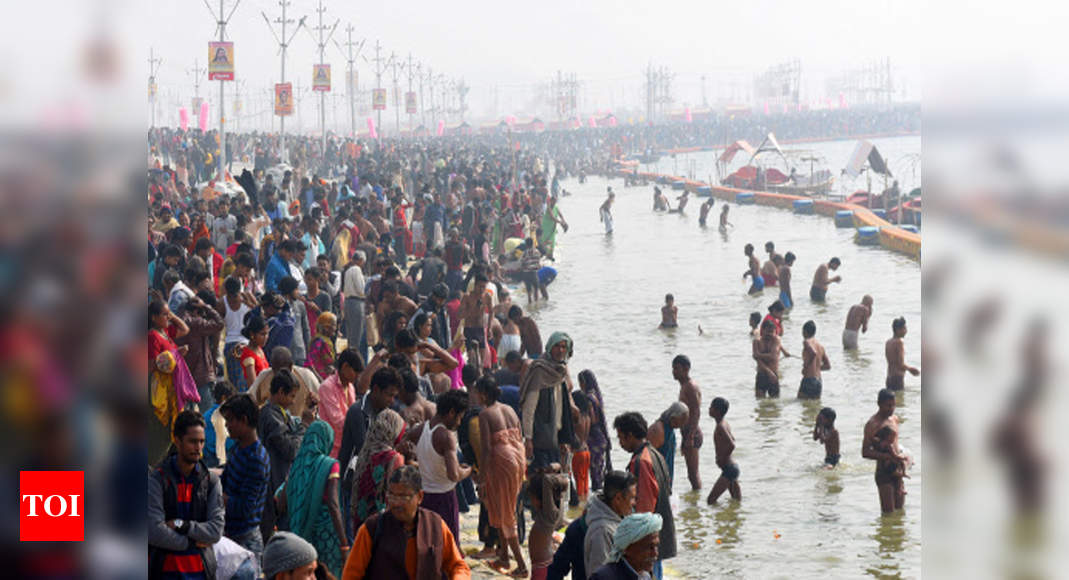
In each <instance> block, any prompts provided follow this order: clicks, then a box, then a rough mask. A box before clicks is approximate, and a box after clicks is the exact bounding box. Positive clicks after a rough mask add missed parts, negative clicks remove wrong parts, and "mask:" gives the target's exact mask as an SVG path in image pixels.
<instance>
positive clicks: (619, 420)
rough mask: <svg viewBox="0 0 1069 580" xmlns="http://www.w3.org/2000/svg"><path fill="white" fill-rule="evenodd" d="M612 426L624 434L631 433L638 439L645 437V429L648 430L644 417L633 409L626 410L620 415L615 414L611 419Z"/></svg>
mask: <svg viewBox="0 0 1069 580" xmlns="http://www.w3.org/2000/svg"><path fill="white" fill-rule="evenodd" d="M612 428H613V429H616V430H617V431H620V432H622V433H624V434H625V435H631V436H633V437H637V438H639V439H645V438H646V431H647V430H648V427H647V425H646V419H644V418H643V417H642V415H641V414H640V413H636V412H634V411H628V412H627V413H623V414H622V415H617V416H616V418H615V419H613V422H612Z"/></svg>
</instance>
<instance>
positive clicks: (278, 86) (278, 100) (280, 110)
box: [275, 83, 293, 117]
mask: <svg viewBox="0 0 1069 580" xmlns="http://www.w3.org/2000/svg"><path fill="white" fill-rule="evenodd" d="M275 114H276V115H278V116H279V117H288V116H290V115H292V114H293V83H275Z"/></svg>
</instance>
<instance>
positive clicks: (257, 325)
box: [241, 315, 267, 340]
mask: <svg viewBox="0 0 1069 580" xmlns="http://www.w3.org/2000/svg"><path fill="white" fill-rule="evenodd" d="M265 328H267V323H266V322H264V319H263V318H260V317H259V316H256V315H253V316H250V317H249V319H248V320H246V321H245V328H242V329H241V336H244V337H245V338H247V339H248V340H252V335H254V334H258V333H259V332H261V331H262V330H263V329H265Z"/></svg>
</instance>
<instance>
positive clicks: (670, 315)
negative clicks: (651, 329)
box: [661, 294, 679, 328]
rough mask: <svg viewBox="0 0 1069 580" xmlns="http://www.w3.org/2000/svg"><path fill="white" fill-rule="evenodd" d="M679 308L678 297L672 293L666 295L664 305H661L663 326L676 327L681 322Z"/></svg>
mask: <svg viewBox="0 0 1069 580" xmlns="http://www.w3.org/2000/svg"><path fill="white" fill-rule="evenodd" d="M678 313H679V308H677V307H676V297H675V296H672V295H671V294H665V295H664V306H662V307H661V328H676V327H677V326H679V322H678V321H677V320H676V316H677V315H678Z"/></svg>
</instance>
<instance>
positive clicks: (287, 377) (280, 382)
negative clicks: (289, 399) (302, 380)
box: [271, 369, 297, 395]
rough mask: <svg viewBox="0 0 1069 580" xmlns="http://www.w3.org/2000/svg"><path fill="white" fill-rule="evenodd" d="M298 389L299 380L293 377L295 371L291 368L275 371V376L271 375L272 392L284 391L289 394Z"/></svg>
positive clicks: (283, 392)
mask: <svg viewBox="0 0 1069 580" xmlns="http://www.w3.org/2000/svg"><path fill="white" fill-rule="evenodd" d="M295 390H297V381H296V379H294V378H293V373H292V372H290V370H289V369H282V370H280V371H277V372H275V376H274V377H271V394H272V395H274V394H277V393H282V394H283V395H288V394H290V393H292V392H293V391H295Z"/></svg>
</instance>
